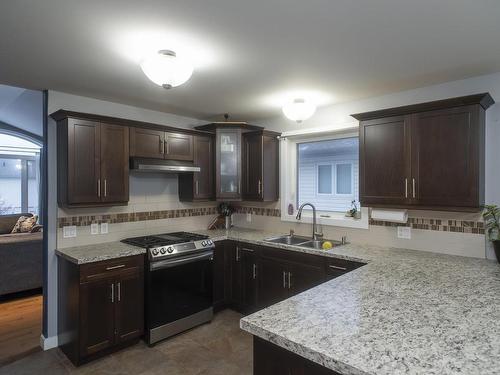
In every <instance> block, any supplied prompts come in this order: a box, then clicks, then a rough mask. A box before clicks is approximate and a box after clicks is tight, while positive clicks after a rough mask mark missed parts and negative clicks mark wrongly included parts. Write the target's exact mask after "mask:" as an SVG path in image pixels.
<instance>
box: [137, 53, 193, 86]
mask: <svg viewBox="0 0 500 375" xmlns="http://www.w3.org/2000/svg"><path fill="white" fill-rule="evenodd" d="M141 69H142V71H143V72H144V74H145V75H146V77H148V78H149V79H150V80H151V81H153V82H154V83H156V84H157V85H158V86H161V87H163V88H164V89H171V88H172V87H176V86H180V85H182V84H183V83H184V82H186V81H187V80H188V79H189V78H191V75H192V74H193V66H192V64H191V63H190V62H189V61H187V60H186V59H183V58H181V57H178V56H177V54H176V53H175V52H174V51H171V50H168V49H162V50H159V51H158V52H157V53H156V54H153V55H151V56H148V57H146V58H145V59H144V60H142V62H141Z"/></svg>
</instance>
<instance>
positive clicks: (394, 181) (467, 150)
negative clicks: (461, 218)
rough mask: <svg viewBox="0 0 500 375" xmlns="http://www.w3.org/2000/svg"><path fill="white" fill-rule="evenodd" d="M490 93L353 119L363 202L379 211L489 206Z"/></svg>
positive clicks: (366, 114) (393, 109)
mask: <svg viewBox="0 0 500 375" xmlns="http://www.w3.org/2000/svg"><path fill="white" fill-rule="evenodd" d="M493 103H494V101H493V99H492V98H491V96H490V95H489V94H478V95H471V96H466V97H460V98H454V99H446V100H440V101H436V102H430V103H423V104H417V105H412V106H406V107H399V108H391V109H387V110H381V111H375V112H369V113H362V114H357V115H353V117H355V118H356V119H358V120H359V121H360V201H361V204H363V205H366V206H373V207H377V206H380V207H401V208H415V209H435V210H454V211H455V210H456V211H478V210H480V208H481V206H482V205H483V204H484V160H485V149H484V143H485V111H486V109H487V108H488V107H490V106H491V105H492V104H493Z"/></svg>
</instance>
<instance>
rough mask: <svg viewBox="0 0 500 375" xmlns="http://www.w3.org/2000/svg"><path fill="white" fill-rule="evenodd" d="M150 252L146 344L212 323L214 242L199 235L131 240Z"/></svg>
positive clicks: (146, 281) (183, 233)
mask: <svg viewBox="0 0 500 375" xmlns="http://www.w3.org/2000/svg"><path fill="white" fill-rule="evenodd" d="M122 242H125V243H127V244H130V245H134V246H138V247H142V248H144V249H146V251H147V253H148V257H147V261H146V270H145V271H146V272H145V299H144V300H145V304H146V306H145V310H146V314H145V318H146V319H145V326H146V337H145V339H146V342H147V343H148V344H149V345H152V344H154V343H156V342H158V341H160V340H162V339H165V338H167V337H170V336H173V335H176V334H178V333H180V332H182V331H185V330H187V329H190V328H192V327H195V326H197V325H199V324H203V323H206V322H209V321H210V320H212V317H213V249H214V247H215V245H214V243H213V242H212V241H211V240H210V239H209V238H208V236H203V235H199V234H195V233H188V232H175V233H165V234H158V235H152V236H144V237H135V238H127V239H125V240H123V241H122Z"/></svg>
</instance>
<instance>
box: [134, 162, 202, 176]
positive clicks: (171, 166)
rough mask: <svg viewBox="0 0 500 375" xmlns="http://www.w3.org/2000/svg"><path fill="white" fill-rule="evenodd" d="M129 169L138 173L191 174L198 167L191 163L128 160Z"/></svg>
mask: <svg viewBox="0 0 500 375" xmlns="http://www.w3.org/2000/svg"><path fill="white" fill-rule="evenodd" d="M130 169H131V170H133V171H139V172H163V173H190V172H191V173H192V172H200V171H201V169H200V167H198V166H196V165H194V163H193V162H191V161H180V160H161V159H146V158H130Z"/></svg>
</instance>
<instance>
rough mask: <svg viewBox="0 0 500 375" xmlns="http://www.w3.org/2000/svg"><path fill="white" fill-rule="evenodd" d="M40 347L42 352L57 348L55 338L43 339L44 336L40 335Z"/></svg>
mask: <svg viewBox="0 0 500 375" xmlns="http://www.w3.org/2000/svg"><path fill="white" fill-rule="evenodd" d="M40 346H41V347H42V349H43V350H49V349H53V348H57V346H58V345H57V336H52V337H45V336H44V335H40Z"/></svg>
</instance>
